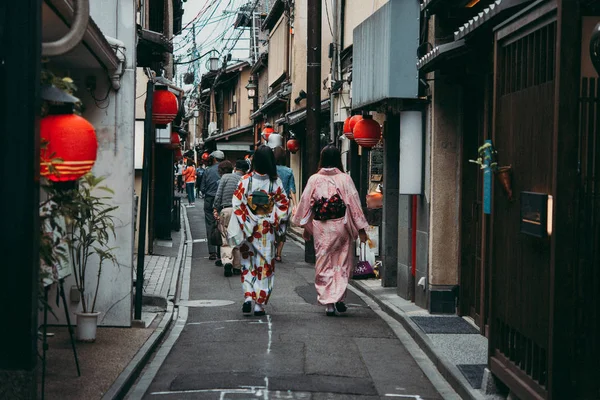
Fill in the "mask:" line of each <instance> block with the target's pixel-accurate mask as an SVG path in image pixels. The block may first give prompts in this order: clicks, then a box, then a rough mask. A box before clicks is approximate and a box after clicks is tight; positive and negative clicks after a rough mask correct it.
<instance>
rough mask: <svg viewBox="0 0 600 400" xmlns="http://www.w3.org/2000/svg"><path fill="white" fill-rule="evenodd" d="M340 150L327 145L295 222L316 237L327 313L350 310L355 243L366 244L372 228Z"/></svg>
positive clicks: (319, 282) (320, 289)
mask: <svg viewBox="0 0 600 400" xmlns="http://www.w3.org/2000/svg"><path fill="white" fill-rule="evenodd" d="M343 171H344V170H343V167H342V158H341V154H340V151H339V150H338V149H337V147H335V146H327V147H325V148H324V149H323V150H322V151H321V161H320V162H319V171H318V172H317V173H316V174H315V175H313V176H311V177H310V179H309V180H308V183H307V184H306V188H305V189H304V192H303V193H302V198H301V199H300V203H299V204H298V208H297V209H296V213H295V215H294V217H293V219H292V221H293V222H294V223H295V224H296V225H300V226H302V227H303V228H304V238H305V239H310V236H311V235H312V236H313V237H314V243H315V253H316V258H317V264H316V267H315V287H316V289H317V296H318V297H317V299H318V301H319V303H320V304H323V305H325V306H326V307H327V308H326V314H327V315H328V316H334V315H335V310H336V309H337V311H338V312H340V313H342V312H345V311H346V305H345V304H344V300H345V298H346V289H347V286H348V279H349V278H350V276H351V274H352V268H353V267H354V243H355V240H356V238H357V237H360V240H361V242H366V241H367V239H368V236H367V234H366V232H365V228H367V227H368V226H369V224H368V223H367V220H366V219H365V216H364V214H363V211H362V208H361V204H360V198H359V196H358V192H357V191H356V187H354V183H353V182H352V179H351V178H350V176H349V175H347V174H345V173H344V172H343Z"/></svg>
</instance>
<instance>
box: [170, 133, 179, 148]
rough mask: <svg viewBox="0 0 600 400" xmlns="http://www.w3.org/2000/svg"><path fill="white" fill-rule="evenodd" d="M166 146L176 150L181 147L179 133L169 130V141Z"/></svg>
mask: <svg viewBox="0 0 600 400" xmlns="http://www.w3.org/2000/svg"><path fill="white" fill-rule="evenodd" d="M167 147H168V148H169V149H171V150H177V149H179V148H180V147H181V138H180V137H179V133H177V132H171V141H170V143H169V145H168V146H167Z"/></svg>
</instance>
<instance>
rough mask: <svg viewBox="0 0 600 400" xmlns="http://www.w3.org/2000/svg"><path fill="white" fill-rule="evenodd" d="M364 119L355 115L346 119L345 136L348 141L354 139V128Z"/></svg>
mask: <svg viewBox="0 0 600 400" xmlns="http://www.w3.org/2000/svg"><path fill="white" fill-rule="evenodd" d="M362 119H363V117H362V115H353V116H351V117H348V118H346V120H345V121H344V135H345V136H346V137H347V138H348V139H350V140H353V139H354V127H355V126H356V123H357V122H358V121H360V120H362Z"/></svg>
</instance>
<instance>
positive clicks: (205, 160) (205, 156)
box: [202, 153, 210, 163]
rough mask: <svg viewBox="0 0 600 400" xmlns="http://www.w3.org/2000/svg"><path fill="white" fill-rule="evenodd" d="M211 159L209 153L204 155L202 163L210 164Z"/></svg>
mask: <svg viewBox="0 0 600 400" xmlns="http://www.w3.org/2000/svg"><path fill="white" fill-rule="evenodd" d="M209 158H210V154H208V153H202V162H205V163H206V162H208V159H209Z"/></svg>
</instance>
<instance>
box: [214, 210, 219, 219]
mask: <svg viewBox="0 0 600 400" xmlns="http://www.w3.org/2000/svg"><path fill="white" fill-rule="evenodd" d="M213 216H214V217H215V220H217V221H218V220H219V212H218V211H217V210H216V209H214V210H213Z"/></svg>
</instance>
